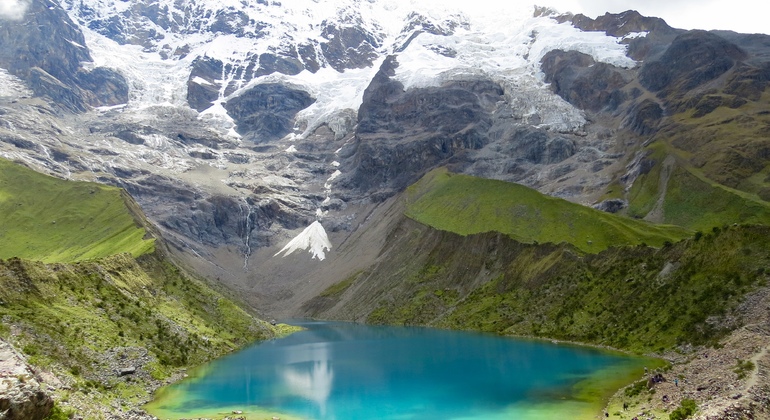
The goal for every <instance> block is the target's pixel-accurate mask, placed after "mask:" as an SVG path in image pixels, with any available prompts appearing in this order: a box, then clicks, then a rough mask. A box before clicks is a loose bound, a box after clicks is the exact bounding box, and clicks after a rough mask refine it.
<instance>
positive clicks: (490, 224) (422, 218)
mask: <svg viewBox="0 0 770 420" xmlns="http://www.w3.org/2000/svg"><path fill="white" fill-rule="evenodd" d="M407 197H408V206H407V211H406V215H407V216H408V217H410V218H412V219H414V220H416V221H418V222H420V223H423V224H426V225H428V226H432V227H434V228H436V229H440V230H445V231H449V232H454V233H458V234H460V235H469V234H474V233H482V232H491V231H495V232H501V233H505V234H508V235H510V236H511V237H512V238H514V239H516V240H518V241H520V242H524V243H546V242H550V243H557V244H558V243H562V242H565V243H568V244H572V245H574V246H575V247H577V248H579V249H581V250H583V251H586V252H599V251H601V250H604V249H607V248H609V247H612V246H621V245H635V244H641V243H646V244H649V245H652V246H662V245H663V244H664V243H666V242H675V241H678V240H680V239H682V238H685V237H687V236H690V235H692V232H690V231H688V230H686V229H683V228H680V227H675V226H660V225H653V224H650V223H646V222H644V221H640V220H633V219H629V218H626V217H619V216H615V215H612V214H609V213H605V212H602V211H598V210H594V209H592V208H589V207H586V206H581V205H578V204H575V203H571V202H569V201H566V200H562V199H559V198H554V197H549V196H546V195H543V194H541V193H539V192H537V191H535V190H532V189H530V188H527V187H524V186H521V185H517V184H512V183H508V182H503V181H495V180H488V179H482V178H475V177H471V176H467V175H457V174H451V173H449V172H448V171H447V170H446V169H437V170H434V171H432V172H430V173H429V174H427V175H426V176H425V177H424V178H423V179H422V180H420V181H419V182H418V183H416V184H415V185H413V186H411V187H410V188H409V189H408V191H407Z"/></svg>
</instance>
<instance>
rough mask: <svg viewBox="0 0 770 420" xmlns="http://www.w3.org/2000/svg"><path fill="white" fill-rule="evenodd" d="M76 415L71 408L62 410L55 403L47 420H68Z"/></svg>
mask: <svg viewBox="0 0 770 420" xmlns="http://www.w3.org/2000/svg"><path fill="white" fill-rule="evenodd" d="M74 414H75V412H74V410H72V409H71V408H66V409H65V408H61V407H60V406H59V404H56V403H54V405H53V408H51V412H50V413H49V414H48V416H47V417H46V418H45V420H68V419H70V418H72V416H73V415H74Z"/></svg>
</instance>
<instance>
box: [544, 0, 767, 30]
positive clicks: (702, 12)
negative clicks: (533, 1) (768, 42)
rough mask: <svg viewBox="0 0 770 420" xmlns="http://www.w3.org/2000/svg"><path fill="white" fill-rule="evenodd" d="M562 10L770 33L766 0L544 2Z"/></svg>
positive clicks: (707, 28)
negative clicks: (629, 14) (632, 12)
mask: <svg viewBox="0 0 770 420" xmlns="http://www.w3.org/2000/svg"><path fill="white" fill-rule="evenodd" d="M541 3H542V4H547V3H550V4H551V5H552V7H554V8H556V9H557V10H559V11H570V12H573V13H583V14H584V15H586V16H590V17H592V18H593V17H596V16H598V15H603V14H604V13H606V12H610V13H618V12H623V11H626V10H629V9H633V10H636V11H638V12H639V13H641V14H643V15H645V16H656V17H659V18H663V20H665V21H666V23H668V24H669V25H670V26H673V27H675V28H681V29H706V30H709V29H727V30H733V31H736V32H743V33H765V34H770V2H769V1H767V0H541Z"/></svg>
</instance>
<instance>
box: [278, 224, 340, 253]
mask: <svg viewBox="0 0 770 420" xmlns="http://www.w3.org/2000/svg"><path fill="white" fill-rule="evenodd" d="M331 249H332V244H331V242H330V241H329V237H328V236H327V235H326V230H325V229H324V227H323V226H322V225H321V222H319V221H318V220H316V221H315V222H313V223H311V224H310V226H308V227H306V228H305V230H303V231H302V233H300V234H299V235H297V236H295V237H294V239H292V240H291V241H289V243H287V244H286V246H284V247H283V248H281V250H280V251H278V252H276V253H275V255H273V256H274V257H277V256H278V255H279V254H283V257H286V256H287V255H289V254H291V253H293V252H294V251H297V250H303V251H304V250H308V251H309V252H310V254H312V257H311V258H318V260H319V261H323V260H324V259H325V258H326V253H325V251H330V250H331Z"/></svg>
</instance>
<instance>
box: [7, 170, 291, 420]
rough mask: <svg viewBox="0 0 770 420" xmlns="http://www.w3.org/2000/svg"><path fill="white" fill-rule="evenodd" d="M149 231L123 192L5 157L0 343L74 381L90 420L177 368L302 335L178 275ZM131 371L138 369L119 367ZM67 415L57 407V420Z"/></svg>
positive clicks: (134, 399) (74, 393)
mask: <svg viewBox="0 0 770 420" xmlns="http://www.w3.org/2000/svg"><path fill="white" fill-rule="evenodd" d="M144 226H146V224H145V221H144V217H143V215H142V214H141V212H140V211H139V210H138V208H137V207H136V204H135V203H134V202H133V200H131V198H130V197H129V196H128V195H127V194H126V193H125V192H122V191H121V190H119V189H117V188H111V187H105V186H101V185H97V184H91V183H85V182H70V181H65V180H60V179H56V178H51V177H47V176H44V175H41V174H38V173H35V172H33V171H31V170H29V169H27V168H24V167H21V166H18V165H16V164H12V163H10V162H7V161H4V160H0V244H2V246H0V258H6V259H5V260H4V259H0V319H2V321H3V322H2V324H0V338H2V339H4V340H5V341H8V342H9V343H11V344H13V345H14V346H15V347H16V348H18V349H21V350H22V351H23V352H24V353H25V354H26V355H27V357H28V360H29V362H30V363H31V364H33V365H36V366H38V367H39V368H43V369H46V370H49V371H52V372H53V373H55V374H56V375H57V376H59V377H60V378H69V382H71V384H72V386H71V388H70V391H65V392H63V393H60V394H59V395H57V397H58V401H60V402H63V401H65V400H69V399H75V400H78V401H79V405H80V406H85V407H87V408H86V411H85V412H84V413H80V412H79V413H78V414H80V415H85V417H88V418H91V417H97V418H98V417H101V414H99V412H100V409H99V408H98V407H112V408H110V409H109V410H110V411H114V407H116V406H117V404H119V406H120V407H121V408H123V409H128V408H129V407H131V406H133V407H136V406H137V405H138V404H139V403H141V402H143V401H146V400H147V398H148V397H149V395H148V392H151V390H152V389H154V388H156V387H157V386H159V385H160V384H161V382H160V381H162V380H166V379H168V378H169V377H170V376H171V375H173V374H175V373H178V372H179V369H180V368H187V367H191V366H195V365H198V364H201V363H203V362H205V361H208V360H211V359H213V358H215V357H218V356H220V355H223V354H225V353H228V352H230V351H233V350H235V349H237V348H240V347H242V346H244V345H246V344H248V343H251V342H253V341H255V340H263V339H267V338H272V337H275V336H277V335H279V334H281V335H286V334H289V333H291V332H293V331H295V330H296V328H293V327H288V326H283V325H281V326H278V327H274V326H271V325H269V324H268V323H266V322H264V321H260V320H257V319H255V318H254V317H252V316H251V315H250V314H249V313H247V312H245V311H244V310H243V309H242V308H241V307H239V306H238V305H236V304H235V303H233V302H232V301H231V300H230V299H227V298H226V297H224V296H222V295H221V294H219V293H217V292H215V291H214V290H212V289H211V288H210V287H208V286H207V285H206V284H205V283H203V282H201V281H200V280H197V279H195V278H192V277H190V276H189V275H187V274H186V273H184V272H183V271H181V270H180V269H179V268H178V267H177V266H175V265H173V264H171V263H170V262H169V261H168V260H167V259H166V258H165V257H164V256H163V255H162V254H161V253H160V251H158V250H155V243H154V239H149V240H148V239H144V237H145V235H146V230H145V228H144ZM127 367H132V368H134V369H136V371H135V372H134V373H131V374H129V375H125V376H123V375H120V374H118V372H117V371H116V370H117V369H119V368H127ZM88 407H90V408H88ZM69 415H70V413H69V412H68V411H66V410H65V409H63V408H62V407H60V406H59V405H58V403H57V405H55V406H54V409H53V410H52V412H51V414H50V416H49V418H50V419H61V418H67V417H69Z"/></svg>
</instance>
